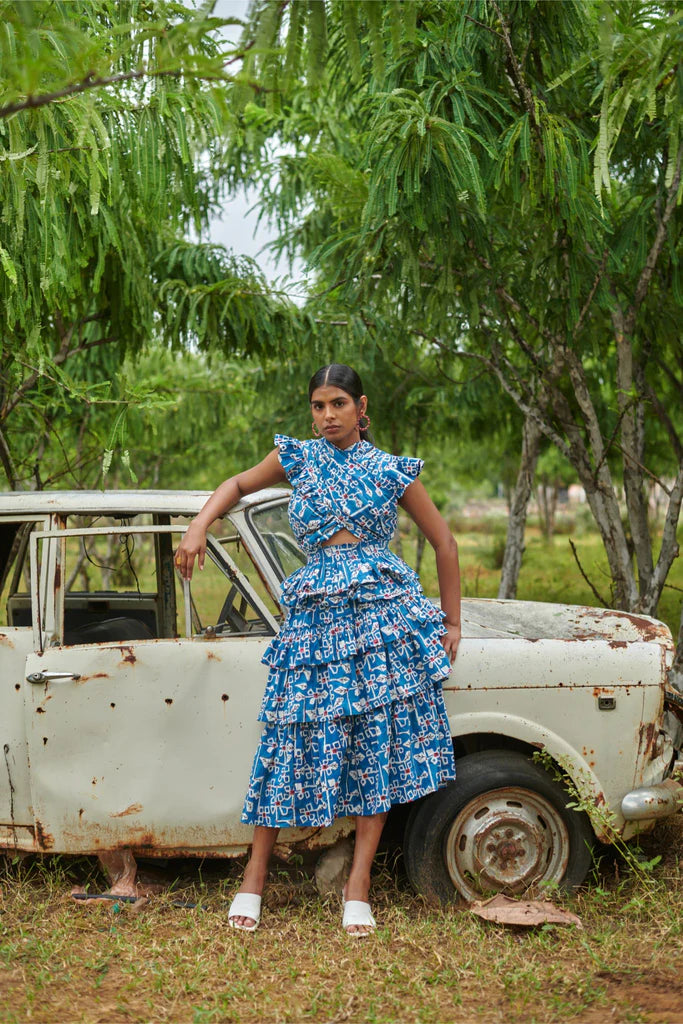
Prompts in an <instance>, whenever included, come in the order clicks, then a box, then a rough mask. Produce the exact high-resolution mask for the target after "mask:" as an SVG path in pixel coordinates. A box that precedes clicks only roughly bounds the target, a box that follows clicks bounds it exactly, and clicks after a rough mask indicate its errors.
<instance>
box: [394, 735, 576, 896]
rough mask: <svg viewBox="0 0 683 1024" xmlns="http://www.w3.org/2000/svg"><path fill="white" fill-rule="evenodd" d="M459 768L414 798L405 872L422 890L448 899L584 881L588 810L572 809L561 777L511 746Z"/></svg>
mask: <svg viewBox="0 0 683 1024" xmlns="http://www.w3.org/2000/svg"><path fill="white" fill-rule="evenodd" d="M456 769H457V777H456V780H455V781H454V782H451V783H449V784H448V786H446V787H445V788H444V789H440V790H438V791H437V792H436V793H432V794H431V795H430V796H428V797H426V798H425V799H424V800H421V801H419V802H418V803H416V804H415V806H414V808H413V810H412V812H411V815H410V817H409V819H408V822H407V824H406V831H405V836H404V840H403V852H404V857H405V863H406V870H407V873H408V877H409V879H410V881H411V882H412V884H413V886H414V887H415V889H416V890H417V892H418V893H420V894H422V895H424V896H425V897H426V898H427V899H430V900H432V901H438V902H441V903H447V902H450V901H451V900H453V899H455V898H456V897H457V895H458V894H460V895H461V896H462V897H464V898H465V899H466V900H468V901H471V900H476V899H481V898H482V897H485V896H487V895H491V894H492V893H494V892H506V893H510V894H514V895H516V894H519V893H522V892H524V891H526V890H527V889H529V888H530V887H532V886H539V885H541V886H543V885H548V884H552V883H555V884H558V885H560V886H561V887H562V888H567V889H571V888H575V887H576V886H578V885H580V884H581V883H582V882H583V880H584V879H585V877H586V875H587V874H588V871H589V869H590V866H591V863H592V847H593V843H594V841H595V836H594V833H593V829H592V827H591V824H590V820H589V818H588V816H587V815H586V814H585V813H584V812H582V811H576V810H572V809H570V808H568V807H567V803H568V802H569V799H570V797H569V794H568V792H567V790H566V789H565V788H564V786H562V784H561V783H559V782H556V781H555V780H554V779H553V778H552V777H551V776H550V775H549V774H548V772H547V771H545V770H544V769H543V768H542V767H540V765H537V764H535V763H534V762H533V761H531V760H530V759H529V758H528V757H525V756H524V755H523V754H520V753H517V752H514V751H508V750H487V751H480V752H478V753H476V754H469V755H467V756H466V757H463V758H460V759H459V760H458V761H457V762H456Z"/></svg>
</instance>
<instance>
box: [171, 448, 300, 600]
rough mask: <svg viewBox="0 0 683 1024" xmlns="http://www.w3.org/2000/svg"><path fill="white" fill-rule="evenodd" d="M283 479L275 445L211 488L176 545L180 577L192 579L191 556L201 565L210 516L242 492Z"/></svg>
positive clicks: (219, 513) (216, 516) (227, 506)
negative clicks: (200, 508)
mask: <svg viewBox="0 0 683 1024" xmlns="http://www.w3.org/2000/svg"><path fill="white" fill-rule="evenodd" d="M286 479H287V478H286V476H285V471H284V469H283V468H282V466H281V465H280V460H279V458H278V450H277V448H275V449H273V451H272V452H270V454H269V455H266V457H265V459H264V460H263V462H259V464H258V465H257V466H252V467H251V469H247V470H245V472H244V473H238V474H237V476H231V477H230V479H229V480H224V481H223V483H222V484H220V486H219V487H217V488H216V490H215V491H214V492H213V494H212V495H211V497H210V498H209V500H208V501H207V503H206V504H205V505H204V507H203V508H202V510H201V512H199V514H198V515H196V516H195V518H194V519H193V520H192V522H191V523H190V525H189V526H188V528H187V532H186V533H185V536H184V537H183V539H182V540H181V542H180V544H179V546H178V550H177V551H176V556H175V564H176V565H177V566H178V568H179V570H180V575H181V576H182V577H183V579H186V580H191V579H192V570H193V568H194V561H195V558H196V559H197V565H198V566H199V568H200V569H203V568H204V558H205V555H206V533H207V530H208V529H209V527H210V526H211V524H212V523H213V522H214V520H216V519H219V518H220V516H222V515H223V514H224V513H225V512H227V511H228V509H230V508H232V506H233V505H236V504H237V502H238V501H239V500H240V498H242V497H244V495H245V494H252V493H253V492H254V491H259V490H260V489H261V488H262V487H272V485H273V484H279V483H282V482H283V481H284V480H286Z"/></svg>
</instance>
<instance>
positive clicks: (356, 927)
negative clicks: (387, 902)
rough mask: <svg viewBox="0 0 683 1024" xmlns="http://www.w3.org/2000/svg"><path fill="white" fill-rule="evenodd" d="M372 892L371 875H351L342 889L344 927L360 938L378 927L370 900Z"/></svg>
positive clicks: (346, 930) (348, 933)
mask: <svg viewBox="0 0 683 1024" xmlns="http://www.w3.org/2000/svg"><path fill="white" fill-rule="evenodd" d="M369 894H370V876H369V875H363V876H360V875H355V874H354V872H353V871H352V873H351V874H350V875H349V880H348V882H347V883H346V885H345V886H344V889H343V891H342V900H343V903H344V916H343V918H342V928H343V929H344V931H345V932H346V933H347V935H353V936H355V937H356V938H360V937H361V936H363V935H370V934H372V932H374V930H375V928H376V927H377V925H376V923H375V919H374V917H373V916H372V912H371V910H370V903H369V902H368V898H369Z"/></svg>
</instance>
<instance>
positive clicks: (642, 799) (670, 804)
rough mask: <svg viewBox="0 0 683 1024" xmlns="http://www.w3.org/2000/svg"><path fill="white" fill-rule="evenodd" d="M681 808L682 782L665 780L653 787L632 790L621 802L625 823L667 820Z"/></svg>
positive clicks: (679, 780) (682, 803)
mask: <svg viewBox="0 0 683 1024" xmlns="http://www.w3.org/2000/svg"><path fill="white" fill-rule="evenodd" d="M681 807H683V780H681V779H665V780H664V782H659V783H657V784H656V785H655V786H643V787H642V788H641V789H633V790H631V792H630V793H627V794H626V796H625V797H624V798H623V800H622V801H621V813H622V815H623V816H624V818H625V819H626V821H652V820H653V819H655V818H668V817H669V815H671V814H675V813H676V811H679V810H680V809H681Z"/></svg>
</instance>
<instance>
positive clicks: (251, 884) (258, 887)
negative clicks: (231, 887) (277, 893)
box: [240, 864, 268, 896]
mask: <svg viewBox="0 0 683 1024" xmlns="http://www.w3.org/2000/svg"><path fill="white" fill-rule="evenodd" d="M267 878H268V868H263V867H260V866H259V865H252V864H247V866H246V868H245V869H244V877H243V878H242V885H241V886H240V892H253V893H256V895H258V896H260V895H261V893H262V892H263V889H264V886H265V884H266V880H267Z"/></svg>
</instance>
